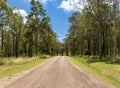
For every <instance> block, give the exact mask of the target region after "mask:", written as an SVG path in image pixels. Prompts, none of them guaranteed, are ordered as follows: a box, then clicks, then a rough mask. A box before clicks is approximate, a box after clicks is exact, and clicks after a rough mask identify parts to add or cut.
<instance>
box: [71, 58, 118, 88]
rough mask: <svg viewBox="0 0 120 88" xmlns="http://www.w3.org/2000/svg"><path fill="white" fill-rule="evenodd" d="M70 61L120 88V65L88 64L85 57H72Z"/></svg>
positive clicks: (105, 63)
mask: <svg viewBox="0 0 120 88" xmlns="http://www.w3.org/2000/svg"><path fill="white" fill-rule="evenodd" d="M69 60H70V61H71V62H72V63H74V64H76V65H77V66H78V67H80V68H83V69H85V70H88V71H89V72H90V73H93V74H94V75H97V76H99V77H100V78H102V79H103V80H105V81H106V82H108V83H111V84H112V85H115V86H116V87H117V88H120V65H119V64H108V63H107V62H93V63H87V62H86V60H85V59H84V58H83V57H78V56H71V57H69Z"/></svg>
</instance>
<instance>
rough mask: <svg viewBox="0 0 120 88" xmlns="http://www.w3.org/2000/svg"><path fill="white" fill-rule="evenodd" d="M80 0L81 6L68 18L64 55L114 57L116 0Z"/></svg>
mask: <svg viewBox="0 0 120 88" xmlns="http://www.w3.org/2000/svg"><path fill="white" fill-rule="evenodd" d="M72 1H73V0H72ZM84 1H86V2H84V3H85V4H84V7H83V9H82V10H80V11H77V12H74V13H73V14H72V16H71V17H69V22H70V28H69V33H68V35H66V38H65V39H64V42H65V45H64V46H65V47H66V48H65V51H66V54H67V55H68V54H71V55H81V56H83V55H88V56H91V55H92V56H94V57H93V58H95V57H96V58H99V59H100V60H102V59H103V58H104V57H106V58H111V59H112V60H116V58H118V57H119V56H120V3H119V0H84ZM76 8H78V9H79V7H78V6H76Z"/></svg>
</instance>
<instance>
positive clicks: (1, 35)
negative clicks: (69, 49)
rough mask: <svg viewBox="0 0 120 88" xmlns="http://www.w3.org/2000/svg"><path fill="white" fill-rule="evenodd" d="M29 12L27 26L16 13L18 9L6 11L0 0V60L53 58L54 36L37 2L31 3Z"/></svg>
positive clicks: (2, 0)
mask: <svg viewBox="0 0 120 88" xmlns="http://www.w3.org/2000/svg"><path fill="white" fill-rule="evenodd" d="M30 4H31V11H30V13H29V14H28V16H27V17H26V18H27V22H24V19H23V17H22V16H21V15H20V14H19V13H18V12H17V10H19V8H17V7H9V6H8V5H7V1H6V0H0V57H16V58H17V57H20V56H29V57H32V56H35V55H39V54H46V55H47V54H48V55H55V54H56V52H57V47H56V45H57V42H58V40H57V35H56V33H55V32H54V31H53V30H52V27H51V24H50V22H49V21H50V17H48V16H47V14H46V11H45V10H44V8H43V6H42V4H41V3H40V2H39V1H35V0H31V2H30Z"/></svg>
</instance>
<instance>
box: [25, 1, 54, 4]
mask: <svg viewBox="0 0 120 88" xmlns="http://www.w3.org/2000/svg"><path fill="white" fill-rule="evenodd" d="M30 1H31V0H24V2H30ZM36 1H38V0H36ZM39 1H40V2H41V3H42V4H45V3H47V2H51V1H54V0H39Z"/></svg>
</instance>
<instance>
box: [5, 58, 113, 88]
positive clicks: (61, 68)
mask: <svg viewBox="0 0 120 88" xmlns="http://www.w3.org/2000/svg"><path fill="white" fill-rule="evenodd" d="M87 73H88V72H86V71H83V70H80V69H79V70H78V69H77V68H76V67H75V66H73V65H72V64H71V63H70V62H69V61H68V59H67V58H66V57H64V56H58V57H57V58H55V59H52V60H50V61H48V62H47V63H44V64H42V65H41V66H39V67H38V68H36V69H34V70H33V71H31V72H29V73H28V74H26V75H24V76H23V77H20V78H18V79H17V80H15V81H14V82H13V83H12V84H10V85H8V86H7V87H6V88H113V87H111V86H110V85H108V84H107V83H105V82H104V81H102V80H101V79H99V78H97V77H95V76H93V75H91V74H87Z"/></svg>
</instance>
